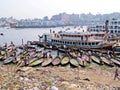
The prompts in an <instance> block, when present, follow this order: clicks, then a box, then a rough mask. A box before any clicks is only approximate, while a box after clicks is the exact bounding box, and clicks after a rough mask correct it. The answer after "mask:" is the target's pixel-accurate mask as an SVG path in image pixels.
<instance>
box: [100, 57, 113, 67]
mask: <svg viewBox="0 0 120 90" xmlns="http://www.w3.org/2000/svg"><path fill="white" fill-rule="evenodd" d="M100 58H101V60H102V62H103V63H104V64H106V65H108V66H112V67H113V66H114V65H113V64H112V61H111V60H108V59H107V58H105V57H104V56H101V57H100Z"/></svg>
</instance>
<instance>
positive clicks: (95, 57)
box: [90, 55, 102, 65]
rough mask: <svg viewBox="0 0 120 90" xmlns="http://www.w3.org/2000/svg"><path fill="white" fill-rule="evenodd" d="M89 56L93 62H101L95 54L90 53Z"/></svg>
mask: <svg viewBox="0 0 120 90" xmlns="http://www.w3.org/2000/svg"><path fill="white" fill-rule="evenodd" d="M90 58H91V60H92V61H93V62H95V63H97V64H99V65H101V64H102V62H101V59H100V58H98V57H97V56H95V55H92V56H90Z"/></svg>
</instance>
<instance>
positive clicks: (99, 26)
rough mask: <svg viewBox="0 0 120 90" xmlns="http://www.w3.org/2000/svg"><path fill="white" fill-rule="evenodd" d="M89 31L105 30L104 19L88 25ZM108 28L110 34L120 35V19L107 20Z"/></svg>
mask: <svg viewBox="0 0 120 90" xmlns="http://www.w3.org/2000/svg"><path fill="white" fill-rule="evenodd" d="M89 29H90V30H91V31H105V30H106V28H105V21H101V22H96V23H94V24H91V25H90V26H89ZM108 30H109V32H110V33H111V35H118V36H120V19H111V20H108Z"/></svg>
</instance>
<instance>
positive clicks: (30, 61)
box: [29, 58, 38, 64]
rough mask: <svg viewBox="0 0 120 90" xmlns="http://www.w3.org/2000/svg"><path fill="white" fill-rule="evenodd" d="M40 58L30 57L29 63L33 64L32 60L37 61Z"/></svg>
mask: <svg viewBox="0 0 120 90" xmlns="http://www.w3.org/2000/svg"><path fill="white" fill-rule="evenodd" d="M37 59H38V58H31V59H29V63H30V64H31V63H32V62H34V61H36V60H37Z"/></svg>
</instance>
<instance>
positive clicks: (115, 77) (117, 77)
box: [114, 67, 120, 80]
mask: <svg viewBox="0 0 120 90" xmlns="http://www.w3.org/2000/svg"><path fill="white" fill-rule="evenodd" d="M116 79H118V80H120V77H119V72H118V67H116V68H115V75H114V80H116Z"/></svg>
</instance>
